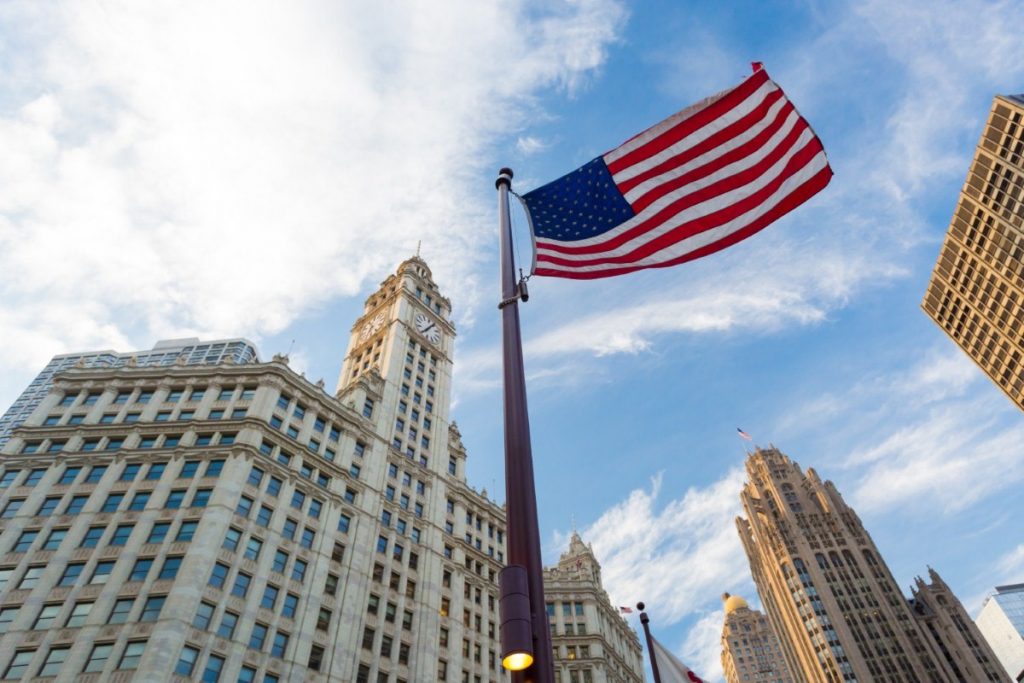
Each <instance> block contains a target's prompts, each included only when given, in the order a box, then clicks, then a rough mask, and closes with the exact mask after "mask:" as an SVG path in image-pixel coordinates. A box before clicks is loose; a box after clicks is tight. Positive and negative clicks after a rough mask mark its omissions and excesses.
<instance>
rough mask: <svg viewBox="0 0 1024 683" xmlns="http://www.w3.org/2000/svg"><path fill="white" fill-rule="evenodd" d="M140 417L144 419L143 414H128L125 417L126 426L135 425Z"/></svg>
mask: <svg viewBox="0 0 1024 683" xmlns="http://www.w3.org/2000/svg"><path fill="white" fill-rule="evenodd" d="M140 417H142V413H128V414H127V415H125V416H124V421H125V423H126V424H134V423H136V422H138V421H139V418H140Z"/></svg>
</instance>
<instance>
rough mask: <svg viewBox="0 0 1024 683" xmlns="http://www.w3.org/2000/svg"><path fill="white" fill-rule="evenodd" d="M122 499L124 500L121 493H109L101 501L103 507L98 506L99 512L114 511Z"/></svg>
mask: <svg viewBox="0 0 1024 683" xmlns="http://www.w3.org/2000/svg"><path fill="white" fill-rule="evenodd" d="M122 500H124V494H123V493H111V494H110V495H108V496H107V499H106V500H105V501H103V507H101V508H100V512H116V511H117V508H118V507H119V506H120V505H121V501H122Z"/></svg>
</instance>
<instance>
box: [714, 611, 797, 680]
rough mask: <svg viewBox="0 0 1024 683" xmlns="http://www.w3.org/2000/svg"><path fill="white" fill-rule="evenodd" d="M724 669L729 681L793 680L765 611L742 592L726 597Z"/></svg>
mask: <svg viewBox="0 0 1024 683" xmlns="http://www.w3.org/2000/svg"><path fill="white" fill-rule="evenodd" d="M722 600H723V601H724V603H725V605H724V606H725V623H723V624H722V672H723V673H724V674H725V681H726V683H793V676H792V674H790V673H789V666H788V665H787V664H786V659H785V658H784V657H783V656H782V649H781V648H780V647H779V639H778V638H777V637H776V636H775V632H774V631H772V627H771V624H769V623H768V618H767V617H766V616H765V615H764V613H763V612H758V611H757V610H756V609H750V605H748V604H747V601H746V600H744V599H743V598H741V597H740V596H738V595H729V594H728V593H726V594H724V595H723V596H722Z"/></svg>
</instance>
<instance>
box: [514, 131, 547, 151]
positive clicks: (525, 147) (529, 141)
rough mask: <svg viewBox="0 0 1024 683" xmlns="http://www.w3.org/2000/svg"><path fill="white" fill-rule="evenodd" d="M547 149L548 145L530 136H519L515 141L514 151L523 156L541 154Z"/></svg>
mask: <svg viewBox="0 0 1024 683" xmlns="http://www.w3.org/2000/svg"><path fill="white" fill-rule="evenodd" d="M547 147H548V144H547V143H546V142H544V141H543V140H541V139H540V138H537V137H534V136H532V135H527V136H521V137H520V138H519V139H518V140H516V149H517V150H519V153H520V154H522V155H523V156H529V155H531V154H536V153H537V152H543V151H544V150H545V149H547Z"/></svg>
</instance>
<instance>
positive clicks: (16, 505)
mask: <svg viewBox="0 0 1024 683" xmlns="http://www.w3.org/2000/svg"><path fill="white" fill-rule="evenodd" d="M24 504H25V499H23V498H22V499H15V500H9V501H7V505H5V506H4V510H3V512H0V519H11V518H12V517H14V516H15V515H16V514H18V510H20V509H21V506H22V505H24Z"/></svg>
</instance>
